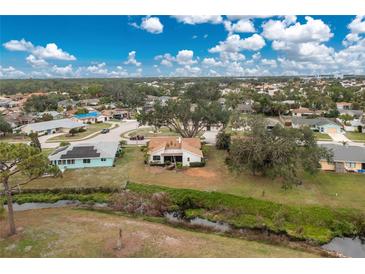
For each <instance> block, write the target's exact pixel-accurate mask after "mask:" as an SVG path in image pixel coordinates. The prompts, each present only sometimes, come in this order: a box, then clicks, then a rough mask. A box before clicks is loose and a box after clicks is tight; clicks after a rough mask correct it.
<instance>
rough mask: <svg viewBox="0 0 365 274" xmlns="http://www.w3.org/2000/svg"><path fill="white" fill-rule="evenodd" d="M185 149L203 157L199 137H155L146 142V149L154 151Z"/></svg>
mask: <svg viewBox="0 0 365 274" xmlns="http://www.w3.org/2000/svg"><path fill="white" fill-rule="evenodd" d="M161 149H163V150H165V151H168V150H176V149H177V150H180V149H181V150H186V151H189V152H191V153H193V154H195V155H199V156H201V157H203V153H202V151H201V142H200V139H199V138H181V137H156V138H151V140H150V141H149V142H148V151H149V152H155V151H158V150H161Z"/></svg>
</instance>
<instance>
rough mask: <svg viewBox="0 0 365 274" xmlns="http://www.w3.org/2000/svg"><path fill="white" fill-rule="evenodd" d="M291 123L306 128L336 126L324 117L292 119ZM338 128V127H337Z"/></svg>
mask: <svg viewBox="0 0 365 274" xmlns="http://www.w3.org/2000/svg"><path fill="white" fill-rule="evenodd" d="M292 123H293V124H296V125H307V126H323V125H328V124H330V125H337V124H336V123H335V122H334V121H331V120H329V119H327V118H324V117H319V118H313V119H310V118H307V119H306V118H302V117H292ZM337 126H338V125H337Z"/></svg>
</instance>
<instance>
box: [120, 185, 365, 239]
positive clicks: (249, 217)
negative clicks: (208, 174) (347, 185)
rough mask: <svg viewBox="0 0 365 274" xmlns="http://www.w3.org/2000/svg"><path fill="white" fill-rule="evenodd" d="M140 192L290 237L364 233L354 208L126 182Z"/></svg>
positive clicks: (188, 210)
mask: <svg viewBox="0 0 365 274" xmlns="http://www.w3.org/2000/svg"><path fill="white" fill-rule="evenodd" d="M127 188H128V189H129V190H131V191H135V192H142V193H154V192H161V191H162V192H167V193H169V195H170V198H171V199H172V201H173V203H174V204H175V205H176V206H177V207H178V208H179V209H180V210H181V211H183V212H184V213H185V215H186V216H187V217H190V218H193V217H202V218H205V219H208V220H211V221H221V222H226V223H229V224H230V225H232V226H234V227H237V228H257V229H267V230H270V231H273V232H276V233H285V234H287V235H289V236H291V237H294V238H297V239H302V240H309V241H313V242H316V243H325V242H328V241H330V240H331V239H332V238H333V237H336V236H347V235H348V236H350V235H364V233H365V216H364V215H363V214H362V213H361V212H359V211H356V210H354V209H331V208H326V207H318V206H290V205H283V204H279V203H274V202H270V201H264V200H258V199H254V198H247V197H241V196H235V195H231V194H225V193H219V192H205V191H198V190H190V189H174V188H167V187H160V186H154V185H142V184H136V183H129V184H128V185H127Z"/></svg>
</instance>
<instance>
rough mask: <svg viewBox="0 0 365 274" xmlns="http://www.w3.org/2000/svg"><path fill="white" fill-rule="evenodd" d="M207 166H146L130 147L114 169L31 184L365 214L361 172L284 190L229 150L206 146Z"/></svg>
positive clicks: (322, 176)
mask: <svg viewBox="0 0 365 274" xmlns="http://www.w3.org/2000/svg"><path fill="white" fill-rule="evenodd" d="M206 156H207V158H208V160H207V165H206V166H205V167H203V168H190V169H187V170H179V171H168V170H165V169H163V168H161V167H150V166H145V165H144V163H143V153H142V152H141V151H140V149H139V148H137V147H127V148H126V149H125V154H124V156H123V157H122V158H121V159H118V160H117V162H116V166H115V167H113V168H93V169H79V170H73V171H70V170H69V171H66V172H65V173H64V174H63V178H57V179H54V178H43V179H39V180H36V181H34V182H32V183H30V184H29V185H28V186H26V187H30V188H49V187H51V188H52V187H97V186H112V187H116V186H121V185H123V184H124V183H125V182H126V180H129V181H133V182H137V183H143V184H155V185H162V186H169V187H176V188H191V189H199V190H206V191H219V192H225V193H231V194H235V195H241V196H246V197H254V198H259V199H265V200H270V201H274V202H279V203H284V204H294V205H322V206H330V207H345V208H357V209H360V210H362V211H364V212H365V199H364V193H365V183H364V182H365V177H364V175H361V174H337V173H325V172H320V173H319V174H318V175H315V176H310V175H307V176H306V178H305V180H304V182H303V184H302V185H301V186H294V187H293V188H292V189H288V190H284V189H282V188H281V182H279V181H277V180H276V181H272V180H270V179H268V178H262V177H259V176H251V175H248V174H242V175H235V174H232V173H231V172H230V171H229V170H228V168H227V166H226V165H225V164H224V158H225V152H224V151H218V150H216V149H215V148H213V147H208V149H207V155H206Z"/></svg>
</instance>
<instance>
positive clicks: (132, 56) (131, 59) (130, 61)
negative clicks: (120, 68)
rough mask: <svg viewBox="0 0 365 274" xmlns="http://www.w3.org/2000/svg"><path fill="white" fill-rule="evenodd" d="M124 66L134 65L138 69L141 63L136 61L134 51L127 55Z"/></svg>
mask: <svg viewBox="0 0 365 274" xmlns="http://www.w3.org/2000/svg"><path fill="white" fill-rule="evenodd" d="M124 64H126V65H135V66H136V67H139V66H141V65H142V63H141V62H138V61H137V59H136V51H134V50H133V51H131V52H129V53H128V59H127V61H125V62H124Z"/></svg>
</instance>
